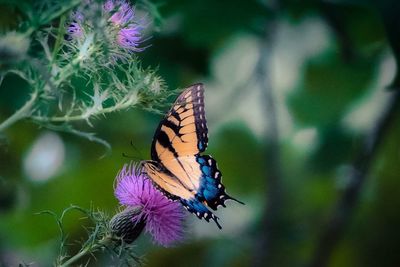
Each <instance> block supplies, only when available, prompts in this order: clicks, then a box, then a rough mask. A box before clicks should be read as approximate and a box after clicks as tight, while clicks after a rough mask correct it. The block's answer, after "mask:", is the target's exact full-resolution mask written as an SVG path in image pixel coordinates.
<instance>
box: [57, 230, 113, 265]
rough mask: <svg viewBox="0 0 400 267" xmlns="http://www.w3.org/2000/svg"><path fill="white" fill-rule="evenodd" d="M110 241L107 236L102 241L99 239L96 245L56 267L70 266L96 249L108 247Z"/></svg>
mask: <svg viewBox="0 0 400 267" xmlns="http://www.w3.org/2000/svg"><path fill="white" fill-rule="evenodd" d="M111 241H112V239H111V238H110V237H109V236H105V237H103V238H102V239H100V240H99V241H98V242H97V243H95V244H93V245H92V246H90V247H87V248H85V249H82V250H81V251H79V252H78V253H77V254H75V255H74V256H72V257H71V258H69V259H68V260H67V261H65V262H64V263H62V264H61V265H58V266H57V267H67V266H71V264H73V263H75V262H76V261H78V260H79V259H81V258H82V257H84V256H86V255H88V254H93V253H94V252H96V251H97V250H98V249H100V248H102V247H105V246H107V245H109V244H110V242H111Z"/></svg>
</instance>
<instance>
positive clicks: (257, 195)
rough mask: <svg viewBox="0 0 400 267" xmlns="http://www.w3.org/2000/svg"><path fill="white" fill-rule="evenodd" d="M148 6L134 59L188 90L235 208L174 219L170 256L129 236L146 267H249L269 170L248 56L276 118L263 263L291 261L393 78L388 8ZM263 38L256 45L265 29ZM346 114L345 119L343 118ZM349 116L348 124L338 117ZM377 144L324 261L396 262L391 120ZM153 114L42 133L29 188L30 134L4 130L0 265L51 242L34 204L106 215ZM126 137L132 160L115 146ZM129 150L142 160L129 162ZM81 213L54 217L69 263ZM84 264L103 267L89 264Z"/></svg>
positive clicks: (13, 87)
mask: <svg viewBox="0 0 400 267" xmlns="http://www.w3.org/2000/svg"><path fill="white" fill-rule="evenodd" d="M154 3H155V4H159V11H160V14H161V16H162V17H163V22H162V23H161V24H160V27H159V31H158V32H156V33H154V34H153V35H152V36H153V37H152V38H151V40H150V41H148V42H149V43H151V47H149V48H148V49H146V51H145V52H143V53H141V54H140V55H139V57H140V59H141V60H142V61H143V64H144V65H145V66H152V67H158V69H159V74H160V75H161V76H162V77H163V78H164V79H165V80H166V82H167V84H168V86H169V88H171V89H174V88H177V87H180V88H182V87H185V86H189V85H190V84H192V83H197V82H203V83H204V84H205V88H206V99H205V102H206V113H207V117H208V118H209V128H210V135H209V138H210V140H209V148H208V150H207V154H212V155H213V156H214V157H215V158H216V159H217V160H218V163H219V168H220V169H221V171H222V173H223V175H224V176H223V181H224V184H225V185H226V187H227V190H228V192H229V193H230V194H232V195H233V196H234V197H237V198H238V199H240V200H242V201H244V202H245V203H246V205H245V206H241V205H239V204H237V203H234V202H230V203H228V207H227V209H222V208H221V209H220V210H219V211H218V212H217V214H218V216H220V217H221V224H222V226H223V229H222V230H221V231H219V230H218V229H217V227H216V226H215V225H213V224H212V223H210V224H207V223H206V222H204V221H199V220H197V219H196V218H195V217H194V216H192V215H188V221H187V234H186V240H185V241H184V242H183V243H182V244H180V245H178V246H176V247H174V248H162V247H157V246H155V245H152V244H151V243H150V242H149V240H150V239H149V237H148V236H146V235H145V236H142V237H141V238H140V240H138V242H137V251H138V255H145V258H146V261H147V265H146V266H251V265H252V262H253V258H254V257H255V254H260V253H265V252H264V251H260V250H259V248H258V246H257V244H258V242H259V241H260V239H262V238H263V236H264V235H265V234H268V233H265V232H263V229H264V228H263V224H264V221H263V212H264V210H265V205H266V199H268V196H267V192H270V191H271V190H272V191H273V190H274V189H273V188H271V186H272V185H271V184H270V183H268V181H269V177H270V176H269V175H271V174H270V171H271V170H270V168H269V167H268V166H270V165H271V164H268V163H267V159H268V158H269V156H268V155H267V154H266V153H267V151H269V150H267V146H268V144H269V143H270V141H271V140H270V139H268V138H269V137H268V136H267V135H266V134H265V133H266V127H267V125H270V122H271V114H268V113H267V110H268V108H266V105H267V102H266V101H265V99H264V98H263V97H262V94H261V93H260V92H261V88H260V86H259V82H258V81H257V79H255V75H254V73H255V70H253V68H254V66H255V63H256V62H257V59H258V56H259V52H260V48H259V47H260V46H263V45H265V49H267V50H266V51H264V50H262V51H261V53H267V54H268V55H269V56H270V61H268V62H267V64H268V65H269V72H268V73H264V75H265V77H268V78H269V80H270V83H271V88H272V90H273V94H274V97H275V100H274V105H275V107H276V109H277V111H278V113H277V120H278V125H279V135H280V136H279V146H278V149H279V151H280V165H279V166H278V167H279V168H280V169H281V170H282V172H281V175H280V181H281V185H282V192H281V194H282V197H283V200H282V203H283V204H281V205H280V206H279V209H280V212H279V216H280V217H281V218H279V220H277V222H278V223H277V224H276V225H275V226H274V228H273V233H269V234H272V235H271V236H272V239H271V240H272V241H271V242H273V243H272V244H271V248H272V250H271V251H272V252H271V253H270V254H272V256H270V257H269V258H268V260H265V266H307V264H308V263H309V262H311V259H312V258H313V257H314V253H315V249H316V246H317V244H318V243H317V240H318V239H319V236H320V233H321V231H322V229H324V226H325V224H326V221H327V220H328V218H329V216H330V214H331V212H332V210H333V208H334V205H335V203H336V201H337V199H339V198H340V197H341V195H342V193H343V192H344V190H345V188H346V185H347V184H348V183H349V182H351V175H352V170H351V165H352V164H353V162H354V160H355V158H356V157H357V155H358V154H359V153H360V150H361V148H362V145H363V143H364V141H365V140H366V138H367V136H368V134H369V132H370V131H371V130H372V129H373V127H374V125H375V122H376V120H377V118H378V117H379V114H381V113H382V112H383V110H384V109H385V106H386V105H387V104H386V102H385V101H384V100H385V99H387V98H388V97H390V91H393V90H396V88H397V86H398V83H397V79H396V78H395V77H397V73H396V65H397V64H396V62H397V59H398V57H397V56H398V55H399V53H400V50H399V46H400V40H399V39H400V37H399V36H400V34H397V33H398V32H399V29H400V27H399V20H400V19H399V18H400V16H399V15H398V14H400V9H399V4H398V3H397V1H395V0H393V1H389V0H387V1H380V2H379V3H375V2H374V1H370V2H369V1H362V0H341V1H339V0H338V1H296V0H283V1H280V2H274V3H272V2H268V3H267V5H264V4H263V3H261V1H239V0H234V1H227V0H223V1H211V0H204V1H182V0H168V1H162V2H154ZM19 20H20V18H19V17H18V11H17V10H16V9H15V8H14V6H13V4H12V3H11V4H10V3H8V4H1V5H0V29H1V30H2V31H5V30H7V29H12V28H15V27H16V25H18V21H19ZM266 27H268V28H269V31H270V32H269V33H270V36H269V38H268V39H265V38H264V37H263V36H264V32H265V28H266ZM27 94H28V90H27V88H26V85H25V84H24V83H23V82H21V81H19V80H18V78H17V77H14V76H9V77H8V78H6V80H5V81H4V83H3V85H2V86H1V87H0V119H1V120H4V119H5V118H7V116H9V115H10V114H12V112H13V111H14V110H16V109H17V108H18V107H19V106H20V105H21V104H22V103H24V101H25V100H26V99H27ZM355 112H358V113H357V114H356V115H354V113H355ZM350 114H353V116H350ZM397 115H399V114H398V112H397V114H396V116H395V117H394V119H393V120H392V121H391V124H390V125H389V127H388V130H387V131H386V132H385V134H384V135H383V136H382V142H381V143H380V146H379V149H378V150H377V151H376V152H374V153H375V157H374V158H373V160H372V162H371V163H370V165H371V166H370V169H369V172H368V175H367V177H366V181H365V183H364V184H363V187H362V188H361V192H360V195H359V199H358V201H357V204H356V206H355V209H354V210H352V211H351V216H350V217H349V218H350V219H349V220H348V221H347V223H346V224H345V228H344V230H343V236H342V238H341V239H340V240H339V242H338V244H337V245H336V246H335V247H334V249H333V254H332V257H331V259H330V260H329V265H328V266H332V267H333V266H388V267H389V266H393V267H394V266H400V246H399V239H400V231H399V225H400V212H399V210H400V179H399V178H400V177H399V173H400V164H399V161H400V141H399V133H400V121H399V120H400V118H399V116H397ZM159 120H160V116H159V115H155V114H151V113H149V112H146V111H142V110H138V109H133V110H129V111H126V112H120V113H115V114H111V115H108V116H107V117H106V118H100V119H98V120H96V121H93V128H87V126H86V125H85V123H81V124H80V123H77V124H76V126H77V127H78V128H79V127H82V128H86V129H89V130H90V131H93V132H96V133H97V134H98V136H99V137H101V138H104V139H105V140H107V141H108V142H109V143H110V144H111V145H112V153H111V154H109V155H107V156H106V157H104V158H100V157H101V156H102V155H103V153H104V148H103V147H102V146H100V145H98V144H95V143H91V142H89V141H87V140H83V139H80V138H78V137H75V136H71V135H68V134H63V133H58V135H59V136H60V138H61V139H62V141H63V143H64V145H65V149H66V150H65V151H66V154H65V159H64V161H63V164H62V168H61V169H60V170H59V171H58V172H57V174H56V175H55V176H54V177H51V179H49V180H47V181H45V182H35V181H32V180H31V179H30V177H29V175H26V174H25V173H24V171H23V162H24V160H26V156H27V153H28V151H29V149H30V147H31V146H32V144H33V143H34V142H35V140H36V139H37V138H38V137H39V136H40V135H42V134H43V133H44V132H46V131H47V130H46V129H42V128H39V127H37V126H36V125H34V124H31V123H29V122H28V121H22V122H19V123H17V124H16V125H14V126H13V127H11V128H9V129H8V130H7V131H6V132H5V134H4V136H2V139H1V143H0V177H1V180H0V265H1V264H2V262H3V263H6V262H13V263H14V264H16V263H18V262H22V261H23V262H25V263H31V262H32V263H33V266H51V263H52V262H53V260H54V259H55V257H56V255H57V252H58V251H57V250H58V244H59V233H58V229H57V226H56V223H55V222H54V221H53V219H52V218H51V217H49V216H44V215H40V216H39V215H35V213H36V212H39V211H42V210H52V211H54V212H56V213H61V212H62V210H63V209H64V208H66V207H68V206H69V205H70V204H76V205H80V206H82V207H85V208H89V207H90V206H91V205H92V206H93V207H95V208H99V209H101V210H105V211H107V212H108V213H110V214H112V213H114V212H115V210H116V208H117V207H118V203H117V201H116V200H115V198H114V196H113V182H114V177H115V175H116V174H117V172H118V170H119V169H120V168H121V167H122V165H123V164H124V163H126V162H128V161H129V160H130V159H128V158H124V157H123V156H122V153H127V154H130V155H133V156H135V157H139V158H140V157H143V159H148V158H149V155H150V154H149V152H150V144H151V139H152V135H153V133H154V130H155V129H156V127H157V123H158V121H159ZM131 140H132V141H133V143H134V145H135V146H136V147H137V150H138V151H140V153H139V152H138V151H135V150H134V149H133V148H132V147H131V146H130V141H131ZM142 155H143V156H142ZM80 217H81V214H79V213H73V212H72V213H71V214H69V215H68V216H67V217H66V221H65V224H66V230H67V232H68V234H69V240H70V244H71V253H72V252H74V251H76V250H77V249H78V246H77V245H76V243H75V241H76V240H78V241H79V240H81V239H84V238H85V237H86V232H85V230H84V228H83V227H82V226H83V225H87V221H85V220H81V219H80ZM92 264H93V266H107V265H108V264H107V259H106V257H103V256H101V255H98V258H97V261H94V262H92Z"/></svg>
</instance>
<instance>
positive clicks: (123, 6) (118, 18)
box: [104, 0, 135, 26]
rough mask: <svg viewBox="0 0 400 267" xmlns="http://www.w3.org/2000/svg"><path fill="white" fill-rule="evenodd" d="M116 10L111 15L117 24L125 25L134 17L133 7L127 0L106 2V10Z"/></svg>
mask: <svg viewBox="0 0 400 267" xmlns="http://www.w3.org/2000/svg"><path fill="white" fill-rule="evenodd" d="M114 9H115V12H114V13H113V14H112V15H111V17H110V21H111V22H112V23H114V24H115V25H117V26H120V25H121V26H124V25H127V24H129V23H131V22H132V20H133V18H134V13H135V12H134V10H133V8H132V7H131V6H130V5H129V4H128V3H127V2H125V1H123V0H121V1H110V0H109V1H107V2H106V3H105V4H104V10H105V11H107V12H112V11H114Z"/></svg>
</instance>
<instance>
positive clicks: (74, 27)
mask: <svg viewBox="0 0 400 267" xmlns="http://www.w3.org/2000/svg"><path fill="white" fill-rule="evenodd" d="M84 19H85V18H84V16H83V14H82V12H79V11H74V12H73V13H72V15H71V21H72V22H70V23H69V25H68V27H67V32H68V35H69V37H70V38H71V39H78V38H81V37H82V36H83V26H82V25H83V23H84Z"/></svg>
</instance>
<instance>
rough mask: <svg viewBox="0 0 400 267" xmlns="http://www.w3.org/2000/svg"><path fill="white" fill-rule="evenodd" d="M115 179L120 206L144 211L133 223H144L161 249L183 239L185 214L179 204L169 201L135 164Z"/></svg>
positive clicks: (123, 170)
mask: <svg viewBox="0 0 400 267" xmlns="http://www.w3.org/2000/svg"><path fill="white" fill-rule="evenodd" d="M116 179H117V185H116V188H115V196H116V198H117V199H118V200H119V202H120V204H121V205H124V206H127V207H140V208H141V210H140V212H138V213H136V214H134V215H133V216H132V222H134V223H139V222H143V221H145V229H146V231H147V232H149V233H150V234H151V235H152V237H153V240H154V241H155V242H156V243H158V244H160V245H162V246H170V245H172V244H173V243H175V242H176V241H178V240H180V239H182V237H183V220H184V218H185V213H184V210H183V209H182V206H181V205H180V204H179V203H176V202H172V201H170V200H169V199H167V198H166V197H165V196H164V195H163V194H162V193H161V192H160V191H158V190H157V189H156V188H155V187H154V186H153V184H152V182H151V180H150V179H149V178H148V177H147V176H145V175H144V174H142V173H140V169H138V168H136V166H135V165H133V164H129V165H127V164H126V165H124V167H123V168H122V170H121V171H120V172H119V174H118V175H117V178H116Z"/></svg>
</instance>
